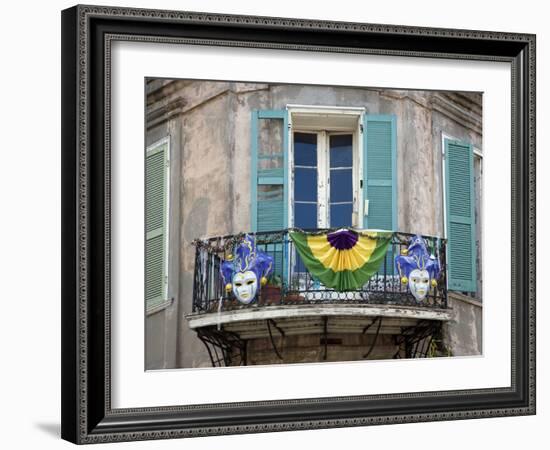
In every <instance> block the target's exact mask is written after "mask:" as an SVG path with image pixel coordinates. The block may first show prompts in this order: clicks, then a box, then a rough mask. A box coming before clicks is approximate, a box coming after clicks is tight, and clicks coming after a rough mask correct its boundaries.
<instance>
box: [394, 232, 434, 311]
mask: <svg viewBox="0 0 550 450" xmlns="http://www.w3.org/2000/svg"><path fill="white" fill-rule="evenodd" d="M395 268H396V270H397V272H398V273H399V276H400V278H401V283H403V284H407V285H408V286H409V290H410V292H411V294H412V295H413V297H414V298H415V299H416V300H418V301H422V300H424V299H425V298H426V297H427V296H428V294H429V293H430V289H431V288H432V287H435V286H437V279H438V278H439V275H440V272H441V269H440V265H439V259H438V258H436V257H435V255H434V254H433V253H432V254H430V253H429V252H428V249H427V246H426V242H425V240H424V239H423V238H422V237H421V236H418V235H417V236H414V237H413V238H412V239H411V240H410V241H409V246H408V248H407V249H405V250H403V251H402V254H401V255H398V256H396V257H395Z"/></svg>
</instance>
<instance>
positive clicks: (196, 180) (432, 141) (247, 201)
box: [146, 80, 481, 368]
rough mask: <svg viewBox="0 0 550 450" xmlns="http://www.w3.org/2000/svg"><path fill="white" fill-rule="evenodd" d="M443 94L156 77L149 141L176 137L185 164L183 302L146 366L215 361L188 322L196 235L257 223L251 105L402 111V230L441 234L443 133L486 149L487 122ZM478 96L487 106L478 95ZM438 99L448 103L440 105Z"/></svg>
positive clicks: (175, 238) (176, 178) (176, 287)
mask: <svg viewBox="0 0 550 450" xmlns="http://www.w3.org/2000/svg"><path fill="white" fill-rule="evenodd" d="M437 95H438V94H437V93H431V92H416V91H399V90H391V91H389V90H379V89H367V88H348V87H319V86H294V85H268V84H260V83H231V82H202V81H201V82H194V81H185V80H180V81H170V80H154V81H150V82H149V83H148V97H147V121H148V130H147V142H148V144H149V143H152V142H154V141H155V140H158V139H160V138H161V137H164V136H166V135H170V136H171V143H172V151H173V158H175V159H173V165H174V164H175V163H174V161H177V163H176V164H177V168H176V170H174V171H173V173H172V175H171V180H172V181H171V186H172V188H173V189H172V195H171V205H172V208H175V209H173V210H172V212H171V214H172V219H171V223H170V249H171V253H170V264H171V272H170V286H169V291H170V295H172V296H173V297H174V299H175V300H174V304H173V305H172V306H170V307H168V308H166V309H165V310H163V311H161V312H159V313H156V314H153V315H151V316H149V317H148V318H147V324H146V330H147V338H146V345H147V367H151V368H152V367H163V368H164V367H198V366H206V365H209V364H210V362H209V360H208V357H207V354H206V352H205V351H204V348H203V345H202V343H201V342H200V341H199V340H198V339H197V337H196V335H195V333H194V332H193V331H191V330H190V329H189V328H188V326H187V323H186V320H185V319H184V315H185V314H187V313H190V312H191V309H192V305H191V302H192V298H191V296H192V288H193V286H192V284H193V269H194V250H195V249H194V247H193V246H192V245H191V242H192V241H193V239H196V238H200V237H207V236H216V235H224V234H231V233H236V232H242V231H247V230H250V229H251V224H250V205H251V198H250V117H251V111H252V110H254V109H283V108H285V107H286V105H287V104H308V105H334V106H342V105H345V106H360V107H365V108H366V110H367V112H368V113H373V114H396V116H397V152H398V161H397V170H398V177H397V178H398V211H399V213H398V229H399V230H400V231H404V232H412V233H417V232H419V233H424V234H434V235H440V236H441V235H442V234H443V222H442V217H443V215H442V207H443V204H442V188H441V183H442V181H441V132H446V133H448V134H451V135H453V136H455V137H457V138H459V139H467V140H469V141H471V142H474V143H475V144H476V146H478V147H479V148H481V134H480V131H481V129H480V128H479V130H478V131H476V129H475V127H474V126H473V125H472V126H471V127H470V128H465V127H464V126H462V125H460V124H459V123H458V121H457V120H462V119H460V117H459V118H458V119H457V117H458V116H457V117H454V118H451V117H449V115H448V114H447V113H445V111H446V110H445V101H447V100H445V99H443V100H441V99H439V100H438V99H437V98H436V96H437ZM462 100H463V99H462ZM474 100H476V99H475V98H474ZM476 101H478V102H479V103H481V102H480V95H478V98H477V100H476ZM440 103H441V104H443V105H444V106H441V105H440V106H437V108H436V109H434V104H437V105H439V104H440ZM455 103H456V102H455ZM464 104H465V105H467V104H468V102H467V101H464ZM464 108H466V106H464ZM442 111H443V112H442ZM457 114H458V113H457ZM274 136H280V131H279V132H278V131H277V130H269V129H264V130H262V135H261V139H262V140H265V141H266V142H270V143H271V145H273V146H274V148H280V145H279V143H278V142H277V140H276V139H274ZM279 139H280V138H279Z"/></svg>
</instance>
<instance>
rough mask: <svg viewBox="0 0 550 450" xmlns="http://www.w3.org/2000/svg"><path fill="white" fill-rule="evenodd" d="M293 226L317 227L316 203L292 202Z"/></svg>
mask: <svg viewBox="0 0 550 450" xmlns="http://www.w3.org/2000/svg"><path fill="white" fill-rule="evenodd" d="M294 226H295V227H298V228H303V229H308V228H317V205H316V204H314V203H294Z"/></svg>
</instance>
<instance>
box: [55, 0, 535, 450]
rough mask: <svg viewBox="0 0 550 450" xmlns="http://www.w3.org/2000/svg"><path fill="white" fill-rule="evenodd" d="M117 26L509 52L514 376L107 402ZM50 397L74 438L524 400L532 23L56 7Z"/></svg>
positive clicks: (528, 361)
mask: <svg viewBox="0 0 550 450" xmlns="http://www.w3.org/2000/svg"><path fill="white" fill-rule="evenodd" d="M114 40H133V41H136V40H137V41H144V42H157V43H159V44H162V43H177V42H183V41H187V42H191V41H192V42H195V43H203V44H204V43H210V45H214V43H215V44H216V45H228V46H234V45H238V46H244V47H256V48H266V49H268V48H278V49H291V50H303V51H308V50H315V51H330V52H347V53H364V54H381V55H396V56H411V57H418V58H423V57H432V58H449V59H464V60H466V59H469V60H481V61H504V62H509V63H510V64H511V68H512V70H511V73H512V92H511V99H512V117H511V124H512V142H511V144H512V172H511V174H510V176H511V179H512V192H511V199H512V211H511V221H512V236H511V246H512V260H511V265H512V283H511V286H510V289H511V296H512V315H511V317H512V324H511V330H512V343H511V351H512V355H511V356H512V357H511V361H512V373H511V380H512V382H511V386H509V387H506V388H490V389H475V390H467V391H466V390H456V391H445V392H442V391H437V392H422V393H420V394H415V395H407V394H387V395H365V396H356V397H330V398H317V399H291V400H277V401H264V402H248V403H238V404H215V405H208V406H206V405H194V406H181V407H178V406H173V407H150V408H137V409H113V408H112V407H111V391H110V374H111V372H110V371H111V355H110V330H111V323H110V307H111V305H110V283H111V279H110V243H111V241H110V213H111V205H110V181H111V172H110V141H109V137H110V116H109V112H110V109H109V108H110V94H111V92H110V83H109V81H110V78H109V77H110V45H111V43H112V42H113V41H114ZM61 406H62V437H63V438H64V439H66V440H69V441H71V442H74V443H78V444H83V443H98V442H112V441H132V440H143V439H165V438H176V437H190V436H202V435H216V434H229V433H252V432H254V433H255V432H268V431H283V430H299V429H313V428H328V427H345V426H363V425H374V424H389V423H404V422H421V421H439V420H450V419H468V418H482V417H496V416H512V415H529V414H535V36H534V35H532V34H515V33H503V32H488V31H472V30H456V29H434V28H420V27H409V26H396V25H376V24H365V23H348V22H328V21H319V20H303V19H287V18H271V17H253V16H236V15H218V14H204V13H192V12H181V11H159V10H146V9H129V8H119V7H99V6H80V5H79V6H75V7H72V8H70V9H67V10H64V11H63V12H62V405H61Z"/></svg>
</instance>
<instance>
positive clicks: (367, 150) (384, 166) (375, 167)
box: [363, 114, 397, 274]
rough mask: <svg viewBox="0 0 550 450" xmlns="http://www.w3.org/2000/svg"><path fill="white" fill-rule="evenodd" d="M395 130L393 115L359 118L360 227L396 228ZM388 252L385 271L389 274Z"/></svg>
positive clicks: (389, 258) (391, 260)
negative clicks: (361, 124)
mask: <svg viewBox="0 0 550 450" xmlns="http://www.w3.org/2000/svg"><path fill="white" fill-rule="evenodd" d="M396 135H397V133H396V122H395V116H394V115H372V114H365V116H364V117H363V152H364V155H363V198H364V203H365V204H364V219H363V228H368V229H378V230H391V231H397V183H396V172H397V166H396V165H397V157H396V152H397V136H396ZM391 251H392V250H391V249H390V252H389V253H388V256H387V259H386V263H385V264H386V269H385V270H386V273H387V274H390V273H393V259H392V258H393V255H392V254H391Z"/></svg>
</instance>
